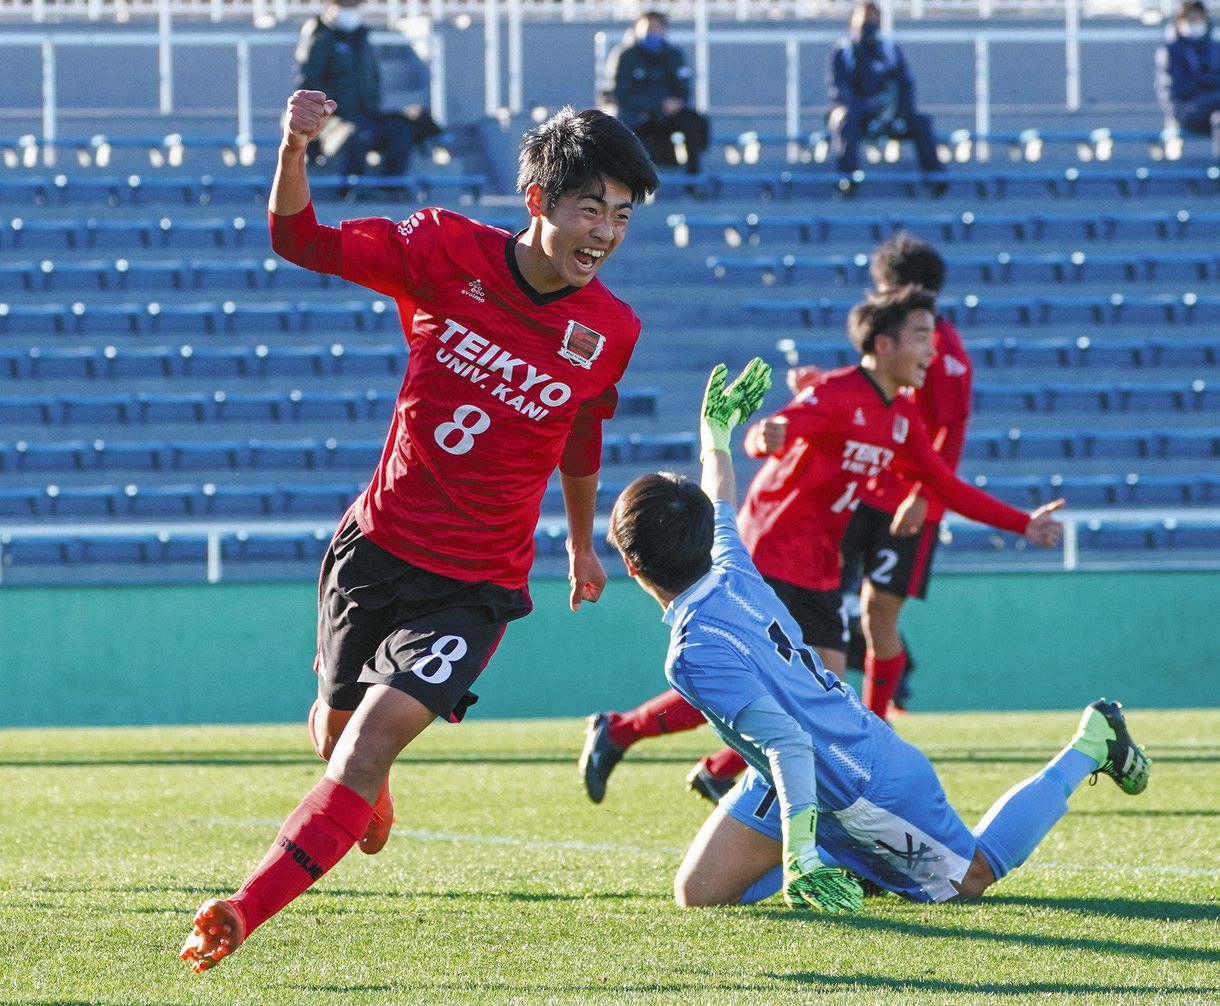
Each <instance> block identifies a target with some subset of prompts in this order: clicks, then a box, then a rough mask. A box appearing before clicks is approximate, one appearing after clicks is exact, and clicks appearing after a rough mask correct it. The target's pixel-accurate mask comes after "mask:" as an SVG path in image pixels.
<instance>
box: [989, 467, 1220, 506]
mask: <svg viewBox="0 0 1220 1006" xmlns="http://www.w3.org/2000/svg"><path fill="white" fill-rule="evenodd" d="M974 483H975V485H977V486H978V487H979V488H980V489H984V490H986V491H987V492H989V493H991V494H992V495H993V496H997V497H999V498H1000V499H1002V500H1003V501H1004V502H1006V503H1010V504H1012V505H1013V506H1017V507H1021V508H1023V509H1033V508H1035V507H1038V506H1041V505H1042V504H1043V503H1049V502H1050V501H1051V500H1055V499H1059V498H1060V497H1063V498H1065V499H1066V500H1067V502H1068V505H1069V506H1072V507H1076V508H1083V509H1088V508H1090V507H1132V506H1135V507H1142V506H1199V505H1204V506H1208V505H1210V506H1216V505H1217V504H1220V475H1214V474H1213V475H1190V474H1181V475H1137V474H1135V473H1130V474H1127V475H1051V476H1040V475H1004V476H983V475H979V476H976V477H975V479H974Z"/></svg>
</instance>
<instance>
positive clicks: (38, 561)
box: [0, 490, 85, 569]
mask: <svg viewBox="0 0 1220 1006" xmlns="http://www.w3.org/2000/svg"><path fill="white" fill-rule="evenodd" d="M0 492H3V490H0ZM84 551H85V550H84V545H83V544H82V542H81V541H80V540H79V539H77V538H64V537H63V536H62V535H38V536H34V535H10V534H5V535H0V552H2V554H3V558H4V566H5V568H6V569H9V568H17V569H21V568H25V567H31V566H33V567H37V566H65V567H66V566H70V565H73V564H75V563H79V562H80V561H81V559H82V558H83V556H84Z"/></svg>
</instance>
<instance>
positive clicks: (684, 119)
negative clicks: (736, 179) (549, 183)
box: [606, 11, 711, 175]
mask: <svg viewBox="0 0 1220 1006" xmlns="http://www.w3.org/2000/svg"><path fill="white" fill-rule="evenodd" d="M668 29H669V21H668V19H667V18H666V17H665V15H664V14H661V13H659V12H657V11H649V12H647V13H645V14H641V15H640V16H639V17H638V18H637V19H636V22H635V25H634V26H633V27H632V29H631V32H630V33H629V35H628V37H627V38H626V39H625V40H624V41H623V43H622V44H621V45H617V46H615V47H614V49H613V50H611V52H610V57H609V61H608V63H607V66H606V75H607V78H608V86H607V91H608V92H609V95H610V97H611V98H612V100H613V102H614V104H615V105H616V106H617V110H618V112H617V114H618V117H619V119H621V120H622V122H623V124H624V125H626V126H627V127H628V128H629V129H631V130H632V131H633V132H634V133H635V135H636V136H638V137H639V138H640V142H641V143H643V144H644V149H645V150H647V151H648V156H649V157H651V158H652V162H653V163H654V164H656V165H658V166H660V167H672V166H676V165H684V166H685V168H686V172H687V174H692V175H693V174H697V173H698V171H699V166H700V157H701V156H702V154H703V152H704V151H705V150H707V146H708V142H709V135H710V132H711V130H710V127H709V125H708V121H707V118H706V117H705V116H703V115H700V114H699V113H698V112H696V111H695V110H694V109H693V108H691V107H690V78H691V71H690V67H689V66H687V65H686V57H685V56H683V55H682V50H680V49H678V48H677V47H676V46H673V45H670V44H669V42H668V41H667V40H666V38H665V34H666V32H667V31H668Z"/></svg>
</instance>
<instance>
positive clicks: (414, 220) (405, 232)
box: [395, 210, 425, 244]
mask: <svg viewBox="0 0 1220 1006" xmlns="http://www.w3.org/2000/svg"><path fill="white" fill-rule="evenodd" d="M424 219H425V216H424V213H423V212H422V211H419V210H417V211H416V212H415V213H412V214H411V215H410V216H409V217H407V219H406V220H400V221H398V223H397V224H396V225H395V229H396V230H397V231H398V233H399V234H401V235H402V236H403V238H404V240H403V244H410V242H411V234H412V233H413V232H414V231H415V228H416V227H418V226H419V225H420V224H422V223H423V222H424Z"/></svg>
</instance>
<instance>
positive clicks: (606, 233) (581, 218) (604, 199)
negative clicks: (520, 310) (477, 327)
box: [517, 178, 632, 293]
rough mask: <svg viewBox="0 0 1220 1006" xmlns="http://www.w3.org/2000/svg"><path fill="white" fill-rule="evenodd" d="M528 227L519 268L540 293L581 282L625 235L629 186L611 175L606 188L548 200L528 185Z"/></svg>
mask: <svg viewBox="0 0 1220 1006" xmlns="http://www.w3.org/2000/svg"><path fill="white" fill-rule="evenodd" d="M525 204H526V207H527V208H528V209H529V212H530V217H531V220H530V227H529V231H528V233H527V234H526V236H525V238H524V240H523V241H521V242H518V245H517V255H518V259H517V261H518V264H519V265H520V266H521V273H522V275H523V276H524V277H525V279H526V281H527V282H528V283H529V284H530V286H532V287H533V288H534V289H535V290H537V291H538V292H539V293H553V292H554V291H556V290H562V289H563V288H564V287H565V286H577V287H580V286H585V285H586V284H587V283H588V282H589V281H590V280H592V279H593V277H594V276H596V275H597V272H598V270H599V269H601V267H602V265H603V264H604V263H605V261H606V259H607V258H608V257H609V256H610V253H611V252H612V251H614V249H615V248H617V247H618V246H619V245H620V244H621V243H622V242H623V240H624V239H625V238H626V237H627V224H628V223H629V222H630V220H631V206H632V203H631V192H630V190H629V189H627V187H626V186H624V185H622V184H621V183H619V182H616V181H615V180H614V179H613V178H607V179H604V191H600V192H599V191H597V189H596V187H593V186H590V190H589V191H582V192H568V193H565V194H564V195H562V196H560V197H559V199H558V200H557V201H556V202H555V204H554V205H553V206H552V205H551V204H550V200H549V199H548V197H547V195H546V193H545V192H543V191H542V189H541V188H540V187H539V186H538V185H537V184H534V185H531V186H530V187H529V188H528V189H527V190H526V193H525Z"/></svg>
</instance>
